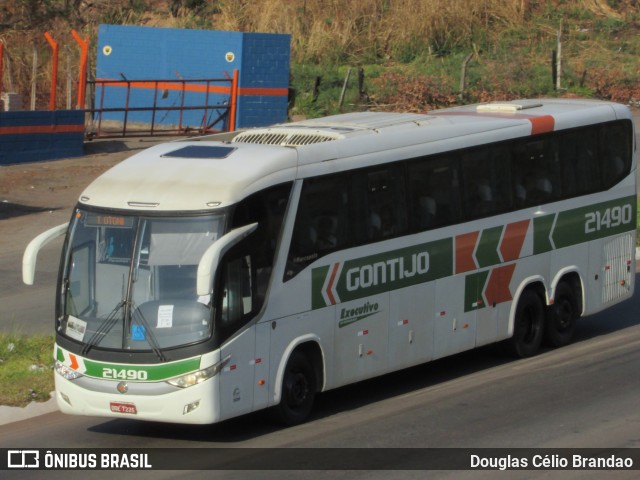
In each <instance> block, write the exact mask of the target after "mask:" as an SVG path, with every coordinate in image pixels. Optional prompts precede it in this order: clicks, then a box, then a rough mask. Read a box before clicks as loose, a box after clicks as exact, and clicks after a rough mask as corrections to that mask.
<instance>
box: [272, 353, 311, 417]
mask: <svg viewBox="0 0 640 480" xmlns="http://www.w3.org/2000/svg"><path fill="white" fill-rule="evenodd" d="M315 395H316V378H315V373H314V370H313V365H311V362H310V361H309V359H308V358H307V356H306V355H305V354H304V353H302V352H301V351H299V350H296V351H294V352H293V353H292V354H291V357H290V358H289V361H288V362H287V366H286V367H285V370H284V376H283V378H282V392H281V395H280V403H279V404H278V405H277V406H276V407H275V413H276V418H277V420H278V421H279V422H280V423H281V424H283V425H286V426H292V425H298V424H300V423H303V422H304V421H305V420H306V419H307V418H308V417H309V414H310V413H311V409H312V407H313V401H314V399H315Z"/></svg>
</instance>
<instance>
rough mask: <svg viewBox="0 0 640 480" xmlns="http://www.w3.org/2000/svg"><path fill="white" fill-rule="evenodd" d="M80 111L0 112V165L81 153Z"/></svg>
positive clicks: (82, 133) (82, 138)
mask: <svg viewBox="0 0 640 480" xmlns="http://www.w3.org/2000/svg"><path fill="white" fill-rule="evenodd" d="M83 145H84V112H82V111H77V110H58V111H53V112H51V111H41V112H30V111H28V112H24V111H23V112H0V165H8V164H12V163H23V162H37V161H41V160H52V159H56V158H66V157H78V156H81V155H82V154H83Z"/></svg>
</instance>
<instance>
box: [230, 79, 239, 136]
mask: <svg viewBox="0 0 640 480" xmlns="http://www.w3.org/2000/svg"><path fill="white" fill-rule="evenodd" d="M237 108H238V70H237V69H236V70H234V71H233V80H232V82H231V109H230V111H229V131H230V132H233V131H235V129H236V109H237Z"/></svg>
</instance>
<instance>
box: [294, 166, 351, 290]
mask: <svg viewBox="0 0 640 480" xmlns="http://www.w3.org/2000/svg"><path fill="white" fill-rule="evenodd" d="M347 184H348V183H347V177H346V176H344V175H331V176H326V177H320V178H312V179H306V180H304V184H303V186H302V192H301V194H300V201H299V202H298V212H297V213H296V220H295V225H294V227H293V236H292V239H291V245H290V246H289V253H288V256H287V268H286V269H285V273H284V280H285V281H287V280H289V279H291V278H293V277H294V276H295V275H297V274H298V272H299V271H300V270H302V269H303V268H305V267H306V266H307V265H309V264H311V263H312V262H314V261H315V260H317V259H318V258H320V257H322V256H324V255H326V254H327V253H329V252H332V251H333V250H336V249H338V248H344V247H345V246H346V245H347V244H348V243H349V229H348V221H347V216H348V206H349V204H348V189H347Z"/></svg>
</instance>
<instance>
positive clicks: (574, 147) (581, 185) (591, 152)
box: [558, 127, 600, 197]
mask: <svg viewBox="0 0 640 480" xmlns="http://www.w3.org/2000/svg"><path fill="white" fill-rule="evenodd" d="M561 135H562V138H561V141H560V142H559V145H558V146H559V149H560V158H561V159H562V189H563V196H564V197H572V196H576V195H582V194H585V193H589V192H595V191H597V190H598V189H599V188H600V173H599V172H600V166H599V165H598V131H597V127H587V128H581V129H578V130H574V131H570V132H565V133H561Z"/></svg>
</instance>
